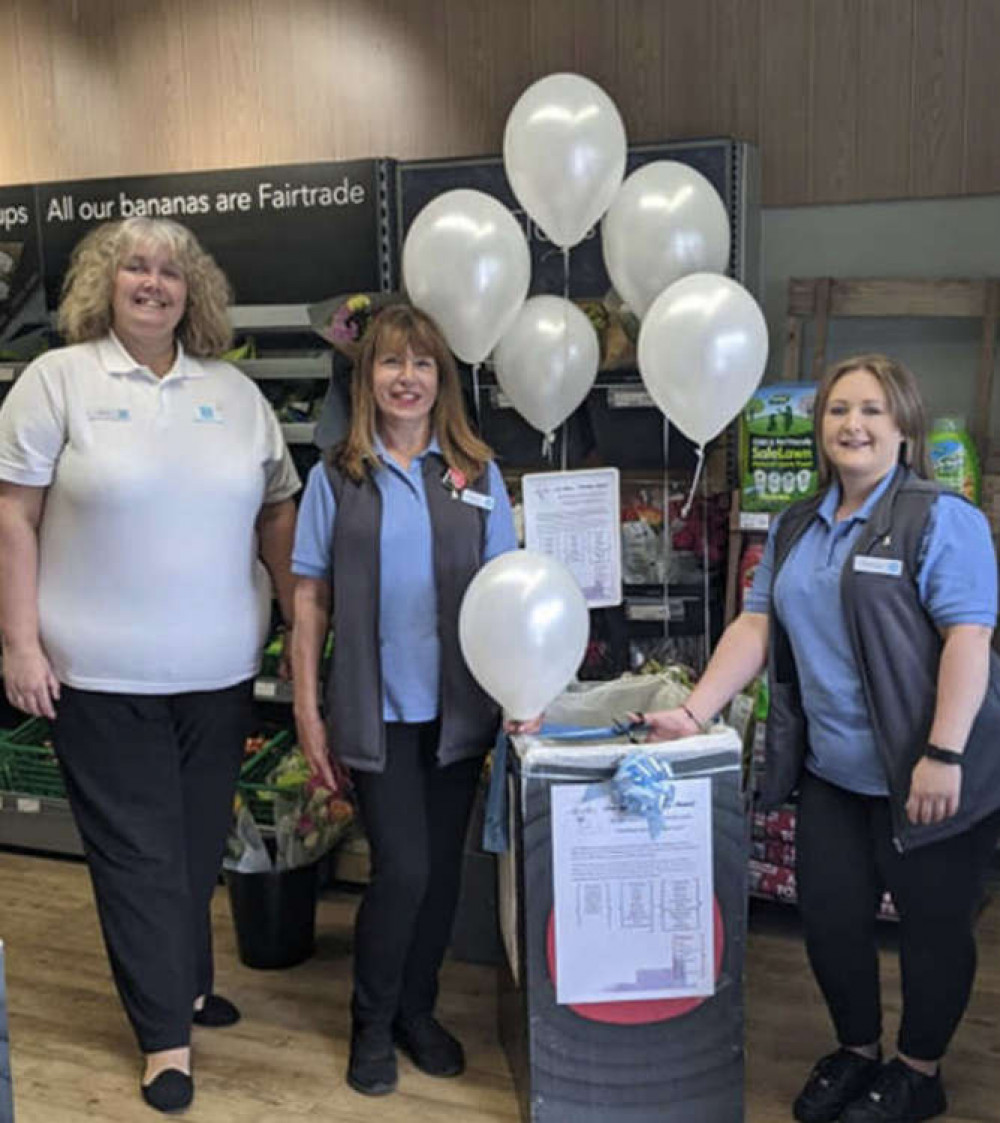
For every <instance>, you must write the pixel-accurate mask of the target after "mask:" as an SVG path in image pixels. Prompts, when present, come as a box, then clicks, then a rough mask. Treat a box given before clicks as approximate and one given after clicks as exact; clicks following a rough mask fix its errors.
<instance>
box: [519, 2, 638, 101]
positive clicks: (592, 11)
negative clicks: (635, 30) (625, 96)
mask: <svg viewBox="0 0 1000 1123" xmlns="http://www.w3.org/2000/svg"><path fill="white" fill-rule="evenodd" d="M545 3H546V0H535V7H536V8H541V7H544V6H545ZM575 21H576V22H575V28H574V30H575V34H576V43H575V51H574V58H575V61H576V66H575V68H574V69H575V70H576V72H577V73H579V74H586V76H587V77H588V78H590V79H591V80H592V81H594V82H596V83H597V84H598V85H599V86H602V87H603V88H604V89H605V90H607V91H608V93H610V94H611V95H612V96H613V97H614V96H616V94H615V91H617V89H618V35H619V26H620V18H619V15H618V0H576V4H575ZM619 108H621V107H620V106H619Z"/></svg>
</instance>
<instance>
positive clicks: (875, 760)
mask: <svg viewBox="0 0 1000 1123" xmlns="http://www.w3.org/2000/svg"><path fill="white" fill-rule="evenodd" d="M891 479H892V473H891V472H890V473H889V475H888V476H886V477H885V479H883V480H882V481H881V482H880V483H879V485H878V486H877V487H876V488H875V490H874V491H873V492H872V494H871V495H870V496H869V497H868V499H867V500H866V501H865V503H864V506H862V507H861V508H860V509H859V510H857V511H855V512H854V514H853V515H851V516H850V517H849V518H846V519H844V520H842V521H841V522H835V521H834V515H835V513H836V510H837V507H838V506H839V504H840V487H839V485H836V484H835V485H834V486H832V487H831V488H830V490H829V491H828V492H827V493H826V495H825V497H824V499H823V502H822V503H821V504H820V507H819V509H818V510H817V512H816V516H815V518H814V519H813V521H812V523H811V524H810V525H809V526H808V527H807V528H806V530H805V531H804V532H803V534H802V536H801V537H800V538H799V540H798V542H797V543H796V544H795V545H794V546H793V547H792V549H791V551H790V552H789V555H788V558H787V559H786V561H785V564H784V565H783V566H782V568H781V572H780V573H779V574H778V579H777V582H776V583H775V582H774V581H773V571H774V527H772V529H771V533H770V535H769V537H768V540H767V546H766V548H765V550H764V556H763V558H762V560H761V563H760V565H759V566H758V567H757V572H756V574H755V576H754V582H753V588H752V589H751V591H750V593H749V594H748V595H747V597H746V600H745V602H744V610H745V611H747V612H762V613H766V612H767V611H768V609H769V606H770V601H771V596H772V592H773V596H774V606H775V612H776V614H777V617H778V619H779V621H780V622H781V624H782V626H783V627H784V628H785V630H786V631H787V633H788V637H789V641H790V642H791V645H792V652H793V655H794V657H795V666H796V669H797V671H798V675H799V682H800V685H801V689H802V705H803V708H804V710H805V714H806V720H807V722H808V728H809V755H808V756H807V758H806V767H807V768H808V769H809V771H810V772H812V773H814V774H815V775H817V776H819V777H821V778H822V779H824V780H827V781H829V782H830V783H831V784H836V785H838V787H842V788H847V789H848V790H850V791H855V792H860V793H862V794H864V795H887V794H888V786H887V784H886V780H885V773H884V771H883V768H882V763H881V760H880V758H879V755H878V751H877V749H876V745H875V735H874V732H873V730H872V727H871V723H870V722H869V719H868V710H867V708H866V706H865V700H864V693H863V691H862V686H861V678H860V676H859V675H858V670H857V665H856V663H855V661H854V653H853V651H852V649H851V643H850V639H849V637H848V634H847V625H846V623H845V620H844V608H843V601H842V598H841V594H840V575H841V571H842V569H843V565H844V561H845V559H846V558H847V556H848V555H849V554H850V552H851V550H852V548H853V546H854V543H855V542H856V541H857V538H858V535H859V534H860V533H861V528H862V526H863V524H864V523H866V522H867V521H868V518H869V516H870V515H871V512H872V510H873V509H874V507H875V504H876V503H877V502H878V500H879V499H880V498H881V496H882V494H883V492H884V491H885V490H886V488H887V487H888V486H889V483H890V481H891ZM776 525H777V520H776V521H775V526H776ZM886 579H887V580H890V578H886ZM772 586H773V589H772ZM917 588H918V591H919V595H920V600H921V603H922V604H923V606H924V608H925V609H926V610H927V613H928V615H929V616H930V617H931V619H932V620H933V621H934V623H935V624H936V625H937V626H938V627H939V628H946V627H949V626H951V625H954V624H982V625H985V626H987V627H990V628H992V627H993V626H994V624H995V623H996V613H997V563H996V556H995V554H994V551H993V542H992V540H991V538H990V531H989V525H988V523H987V521H986V518H985V516H984V515H983V513H982V512H981V511H979V510H977V509H976V508H975V507H973V506H972V505H971V504H970V503H966V502H965V501H964V500H963V499H961V498H959V497H958V496H956V495H951V494H949V493H947V492H945V493H943V494H942V495H941V496H939V498H938V499H937V500H936V501H935V502H934V505H933V506H932V508H931V514H930V518H929V520H928V525H927V529H926V531H925V533H924V541H923V543H922V545H921V550H920V557H919V563H918V571H917Z"/></svg>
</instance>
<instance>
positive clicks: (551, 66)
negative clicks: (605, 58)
mask: <svg viewBox="0 0 1000 1123" xmlns="http://www.w3.org/2000/svg"><path fill="white" fill-rule="evenodd" d="M576 9H577V4H576V0H548V3H546V4H532V6H531V57H532V60H533V61H534V64H535V67H536V68H537V70H538V72H539V75H545V74H561V73H563V72H572V73H576V74H579V73H581V71H580V69H579V67H578V65H577V60H576V16H577V12H576ZM587 77H588V78H590V77H591V75H589V74H588V75H587Z"/></svg>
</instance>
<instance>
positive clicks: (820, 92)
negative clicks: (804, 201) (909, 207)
mask: <svg viewBox="0 0 1000 1123" xmlns="http://www.w3.org/2000/svg"><path fill="white" fill-rule="evenodd" d="M861 2H862V0H820V3H817V4H814V5H813V12H812V17H813V18H812V91H811V92H812V104H811V114H810V117H811V128H810V135H811V139H812V143H811V144H810V146H809V194H810V195H812V196H818V197H822V198H825V199H829V200H831V201H833V202H843V201H845V200H848V199H854V198H857V194H858V108H859V97H858V58H859V46H860V43H859V39H860V32H861Z"/></svg>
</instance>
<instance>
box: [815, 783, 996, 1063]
mask: <svg viewBox="0 0 1000 1123" xmlns="http://www.w3.org/2000/svg"><path fill="white" fill-rule="evenodd" d="M797 822H798V826H797V833H796V872H797V882H798V890H799V908H800V910H801V913H802V919H803V922H804V926H805V935H806V948H807V951H808V954H809V961H810V963H811V965H812V969H813V972H814V974H815V976H816V980H817V982H818V983H819V986H820V989H821V990H822V992H823V996H824V998H825V999H826V1004H827V1006H828V1008H829V1010H830V1015H831V1017H832V1019H833V1023H834V1028H835V1030H836V1033H837V1037H838V1040H839V1042H840V1044H841V1045H845V1046H852V1045H853V1046H857V1045H868V1044H871V1043H872V1042H875V1041H878V1040H879V1038H880V1037H881V1034H882V1009H881V1003H880V996H879V972H878V949H877V944H876V919H875V914H876V910H877V907H878V903H879V901H880V899H881V897H882V894H883V892H884V891H885V890H886V889H888V890H889V892H890V893H891V894H892V898H893V901H894V902H895V904H896V909H897V911H898V913H899V957H900V972H901V976H902V991H903V994H902V997H903V1005H902V1020H901V1023H900V1028H899V1038H898V1048H899V1051H900V1052H902V1053H905V1054H907V1055H908V1056H911V1057H913V1058H915V1059H916V1060H924V1061H936V1060H938V1059H939V1058H940V1057H942V1056H943V1055H944V1053H945V1052H946V1050H947V1048H948V1044H949V1042H950V1041H951V1038H952V1035H953V1034H954V1032H955V1030H956V1029H957V1028H958V1024H959V1022H960V1021H961V1019H962V1015H963V1014H964V1013H965V1008H966V1006H967V1005H968V1001H969V996H970V995H971V993H972V983H973V979H974V977H975V973H976V943H975V936H974V932H973V929H974V923H975V917H976V912H977V909H978V906H979V904H980V902H981V898H982V893H983V888H984V885H985V881H986V875H987V872H988V867H989V862H990V858H991V856H992V854H993V852H994V850H995V848H996V844H997V838H998V836H1000V812H997V813H995V814H993V815H991V816H989V817H988V818H986V819H984V820H982V821H981V822H979V823H977V824H975V825H974V826H973V827H971V828H970V829H969V830H967V831H965V832H964V833H963V834H960V835H957V836H956V837H954V838H948V839H944V840H943V841H941V842H935V843H931V844H930V845H928V846H921V847H918V848H917V849H915V850H912V851H907V852H906V853H903V854H900V853H899V852H898V851H897V850H896V849H895V847H894V846H893V842H892V837H893V832H892V823H891V820H890V815H889V801H888V800H887V799H885V798H880V797H873V796H863V795H857V794H856V793H854V792H849V791H845V790H844V789H843V788H838V787H836V786H834V785H833V784H828V783H826V782H825V781H823V780H820V779H818V778H817V777H815V776H812V775H810V774H808V773H806V774H804V776H803V781H802V784H801V787H800V793H799V809H798V819H797Z"/></svg>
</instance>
